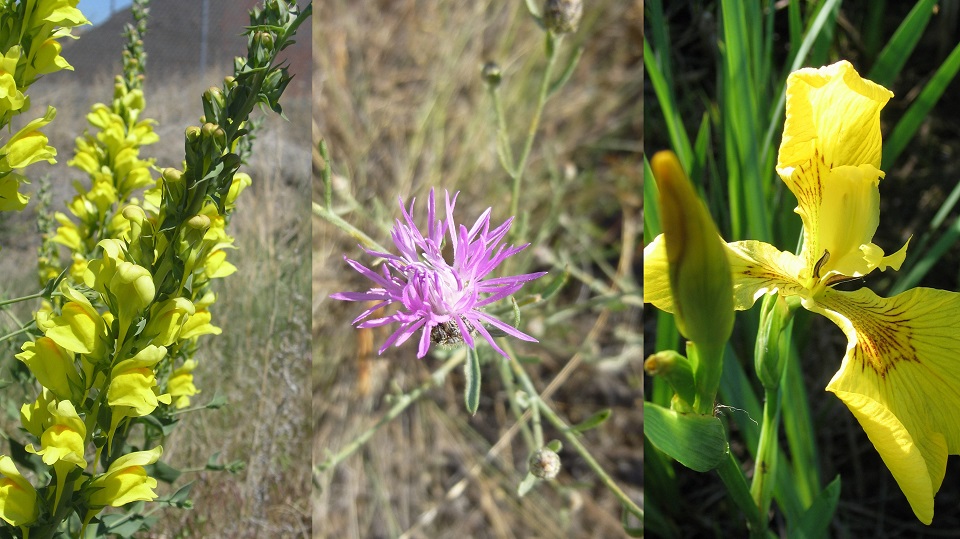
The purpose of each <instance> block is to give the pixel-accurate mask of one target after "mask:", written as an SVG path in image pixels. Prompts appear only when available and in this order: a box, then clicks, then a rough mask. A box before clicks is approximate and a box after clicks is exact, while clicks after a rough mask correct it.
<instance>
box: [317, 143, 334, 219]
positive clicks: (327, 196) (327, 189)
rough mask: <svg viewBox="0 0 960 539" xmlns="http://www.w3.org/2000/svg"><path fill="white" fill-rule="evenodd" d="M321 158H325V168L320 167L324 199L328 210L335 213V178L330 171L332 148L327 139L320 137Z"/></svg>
mask: <svg viewBox="0 0 960 539" xmlns="http://www.w3.org/2000/svg"><path fill="white" fill-rule="evenodd" d="M320 158H321V159H323V168H322V169H320V178H321V179H322V180H323V200H324V202H325V203H326V206H327V211H329V212H330V213H333V178H332V173H331V172H330V150H329V149H328V148H327V141H326V139H320Z"/></svg>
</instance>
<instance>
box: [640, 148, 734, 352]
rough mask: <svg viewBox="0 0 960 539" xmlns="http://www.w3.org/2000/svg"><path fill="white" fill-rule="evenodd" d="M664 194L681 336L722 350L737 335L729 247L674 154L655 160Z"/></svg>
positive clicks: (662, 218) (662, 213)
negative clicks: (734, 324) (733, 334)
mask: <svg viewBox="0 0 960 539" xmlns="http://www.w3.org/2000/svg"><path fill="white" fill-rule="evenodd" d="M651 168H652V169H653V175H654V178H655V180H656V182H657V187H658V188H659V191H660V196H659V202H660V221H661V225H662V228H663V236H664V242H665V244H666V249H667V261H668V264H669V277H670V287H671V293H672V295H673V301H674V307H675V313H674V314H675V315H676V320H677V327H678V328H679V329H680V333H682V334H683V336H684V337H686V338H687V339H689V340H691V341H693V342H695V343H696V344H697V345H698V346H704V347H709V348H712V349H718V348H722V347H723V345H724V343H726V342H727V339H729V338H730V333H731V332H732V331H733V316H734V314H733V313H734V309H733V277H732V275H731V274H730V263H729V262H728V261H727V253H726V247H725V244H724V243H723V240H722V239H721V238H720V233H719V232H718V231H717V226H716V225H715V224H714V222H713V219H711V218H710V213H709V212H708V211H707V208H706V206H705V205H704V204H703V202H702V201H701V200H700V198H699V197H698V196H697V194H696V192H695V191H694V190H693V186H692V185H691V184H690V180H689V179H687V175H686V174H685V173H684V172H683V169H682V168H681V167H680V161H679V160H677V156H676V155H675V154H674V153H673V152H670V151H662V152H657V153H656V154H655V155H654V156H653V159H652V161H651Z"/></svg>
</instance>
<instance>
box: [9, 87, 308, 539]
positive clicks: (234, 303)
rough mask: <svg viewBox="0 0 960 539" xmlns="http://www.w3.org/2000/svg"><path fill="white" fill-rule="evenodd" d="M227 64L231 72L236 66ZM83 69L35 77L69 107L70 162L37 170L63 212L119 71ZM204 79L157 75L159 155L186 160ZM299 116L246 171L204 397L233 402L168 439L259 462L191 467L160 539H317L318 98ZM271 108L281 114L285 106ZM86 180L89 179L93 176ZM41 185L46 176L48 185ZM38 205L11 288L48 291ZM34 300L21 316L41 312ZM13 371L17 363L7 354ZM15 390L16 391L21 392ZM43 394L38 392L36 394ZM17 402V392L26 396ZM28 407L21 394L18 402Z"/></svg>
mask: <svg viewBox="0 0 960 539" xmlns="http://www.w3.org/2000/svg"><path fill="white" fill-rule="evenodd" d="M221 71H222V72H223V73H224V74H226V73H228V72H229V71H228V70H227V68H222V69H221ZM69 75H70V74H69V73H60V74H57V75H54V76H53V77H57V78H56V79H54V78H53V77H50V80H49V81H46V80H45V81H41V82H40V83H38V84H37V85H36V86H35V87H34V89H35V90H34V92H33V100H34V107H35V108H36V110H43V107H44V106H45V103H51V104H55V105H56V106H57V108H58V116H57V119H56V120H55V123H54V124H52V126H51V127H52V129H48V132H49V133H50V138H51V144H53V145H54V146H55V147H57V148H58V150H59V158H58V160H59V163H58V164H57V165H56V166H50V167H47V166H46V165H43V166H42V167H41V166H37V168H36V169H35V170H33V169H31V171H32V172H33V174H34V176H32V177H34V178H38V177H41V176H42V175H44V174H47V175H49V177H50V178H51V182H52V184H53V192H54V194H55V202H54V204H53V207H54V209H57V210H62V209H63V201H65V200H67V199H68V198H69V197H72V196H73V194H74V191H73V188H72V187H70V180H75V179H81V178H82V173H80V172H78V171H75V170H73V169H69V168H68V167H66V166H65V164H66V162H67V161H68V160H69V158H70V157H72V153H73V137H74V136H76V135H77V134H79V133H81V132H82V130H83V129H84V128H85V127H86V121H85V119H84V116H85V114H86V113H87V112H88V111H89V108H90V106H91V105H92V104H93V103H94V102H97V101H108V100H109V99H110V97H111V96H112V84H111V81H109V80H101V81H97V82H96V83H95V84H93V85H91V86H84V87H79V86H72V85H70V82H69ZM204 88H205V86H204V85H203V84H201V83H200V82H199V81H191V80H165V81H153V80H150V79H149V78H148V84H147V89H146V97H147V102H148V108H147V110H146V111H145V112H144V116H145V117H150V118H154V119H157V120H158V121H159V125H157V126H156V131H157V132H158V133H159V135H160V137H161V142H160V143H158V144H156V145H154V146H148V147H146V148H144V149H143V151H142V155H145V156H155V157H157V165H158V166H159V167H164V166H177V167H181V166H182V165H181V162H182V160H183V131H184V129H185V128H186V126H187V125H191V124H196V123H197V119H198V117H199V116H200V114H202V109H201V107H200V94H201V92H202V91H203V90H204ZM284 107H285V112H286V114H287V116H288V117H289V118H290V119H291V121H290V122H286V121H283V120H282V119H279V118H276V117H268V120H267V122H266V123H265V125H264V127H263V129H262V130H261V131H259V132H258V139H257V141H256V143H255V147H254V156H253V158H252V159H251V162H250V164H249V166H247V167H245V168H244V170H245V171H246V172H248V173H249V174H250V176H251V177H252V178H253V185H252V186H251V187H250V188H249V189H248V190H247V191H246V192H244V194H243V195H242V196H241V198H240V200H239V202H238V208H237V211H236V213H235V214H234V218H233V219H232V221H231V223H230V230H229V232H230V233H231V234H232V235H233V236H234V237H235V238H236V246H237V247H238V249H237V250H236V251H232V252H231V253H230V260H231V262H232V263H233V264H234V265H236V266H237V267H238V268H239V271H238V273H236V274H234V275H232V276H230V277H227V278H226V279H224V280H222V281H221V282H219V283H218V284H217V285H216V286H215V289H216V291H217V293H218V301H217V303H216V305H214V306H213V309H212V311H213V315H214V320H213V322H214V324H215V325H218V326H220V327H221V328H223V334H222V335H219V336H212V337H207V338H206V341H204V342H203V344H202V346H201V348H200V351H199V352H198V354H197V358H198V360H199V361H200V366H199V367H198V368H197V370H196V371H195V377H196V383H197V386H198V387H199V388H200V389H201V390H202V391H203V392H202V393H201V394H200V395H199V396H198V397H197V398H196V400H195V401H194V402H197V403H203V402H207V401H208V400H209V399H212V398H213V396H214V395H217V394H219V395H222V396H225V397H226V398H227V400H228V401H229V403H230V404H229V405H228V406H227V407H225V408H221V409H220V410H208V411H202V412H195V413H191V414H187V415H186V416H184V420H183V421H182V423H181V424H180V425H179V426H178V430H177V431H176V433H175V434H174V435H173V436H172V437H171V438H170V439H168V440H166V441H165V442H164V443H163V447H164V460H165V461H166V462H168V463H169V464H171V465H173V466H174V467H177V468H181V469H188V468H201V469H202V468H203V466H204V465H205V464H206V462H207V460H208V458H209V457H210V456H211V455H213V454H214V453H220V462H224V463H226V462H232V461H236V460H241V461H244V462H245V469H244V470H243V471H241V472H240V473H237V474H235V475H231V474H229V473H227V472H208V471H203V472H199V473H187V474H185V475H184V476H183V477H182V478H181V479H180V480H179V481H178V482H177V483H176V484H175V485H174V486H173V487H165V486H161V488H160V491H161V493H166V492H172V491H173V490H175V489H176V488H179V487H180V486H181V485H183V484H185V483H186V482H188V481H196V484H195V485H194V487H193V490H192V498H193V500H194V508H193V509H192V510H178V509H162V510H161V513H160V515H161V521H160V523H159V524H158V526H156V527H155V528H154V531H153V532H152V536H158V537H307V536H309V535H310V518H309V511H310V507H309V504H308V502H307V499H308V493H309V490H310V489H309V484H308V481H309V479H308V478H309V466H310V462H309V458H308V455H309V452H310V448H311V446H310V440H309V437H307V436H303V433H304V432H306V431H307V430H308V429H309V428H310V423H309V414H310V399H309V391H310V389H311V387H310V384H309V383H308V380H309V375H310V374H309V373H310V369H309V362H310V359H309V358H310V356H309V316H310V314H309V305H310V302H309V294H310V289H309V267H308V263H307V260H308V258H307V257H308V256H309V252H308V249H309V237H310V231H309V228H308V226H309V225H308V220H307V215H308V213H309V207H308V192H309V185H310V170H309V148H308V146H307V144H306V141H307V140H308V137H307V125H306V118H308V116H309V107H310V103H309V101H308V100H307V99H306V98H300V99H299V100H296V99H291V100H284ZM271 116H273V115H272V113H271ZM82 181H84V182H86V180H82ZM35 185H36V183H34V186H35ZM35 211H36V202H35V201H34V202H32V203H31V205H30V206H28V208H27V210H25V211H24V212H22V213H20V214H15V215H10V216H8V217H6V219H7V220H6V221H5V222H4V224H3V230H4V234H3V235H2V238H0V245H3V247H4V249H3V251H2V252H0V274H3V275H4V276H5V277H6V278H5V279H4V281H6V282H5V283H4V286H5V289H4V292H6V293H9V292H10V291H11V290H12V291H15V292H19V293H20V294H18V295H22V294H23V293H26V292H27V291H32V287H35V286H36V285H35V279H36V277H35V269H34V268H35V260H36V257H35V252H36V246H37V245H38V243H39V240H38V238H37V235H36V233H35V231H34V229H33V226H34V225H33V223H34V222H35V219H36V215H35ZM30 307H33V304H30V305H24V306H22V308H21V310H20V311H19V312H20V317H21V319H23V318H28V317H29V316H30V314H29V308H30ZM4 358H6V359H4V360H3V361H4V363H3V365H4V370H6V368H7V367H8V366H9V363H8V362H10V361H16V360H15V359H13V357H12V354H10V353H7V352H6V351H5V352H4ZM4 397H5V399H13V400H15V397H19V396H14V395H13V394H12V392H8V393H7V394H6V395H4ZM31 398H32V397H31ZM13 400H11V402H13ZM16 406H17V408H15V409H18V408H19V403H17V404H16ZM18 423H19V420H18V418H16V417H15V416H14V415H11V414H8V415H7V417H6V418H5V423H4V426H5V428H6V429H7V431H8V432H13V431H15V429H16V426H17V425H18Z"/></svg>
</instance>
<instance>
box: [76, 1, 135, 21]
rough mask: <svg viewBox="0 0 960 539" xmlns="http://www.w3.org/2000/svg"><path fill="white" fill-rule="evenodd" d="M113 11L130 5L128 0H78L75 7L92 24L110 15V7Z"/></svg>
mask: <svg viewBox="0 0 960 539" xmlns="http://www.w3.org/2000/svg"><path fill="white" fill-rule="evenodd" d="M111 6H113V9H114V11H119V10H121V9H127V8H129V7H130V0H80V3H79V4H77V7H78V8H80V11H82V12H83V14H84V15H86V17H87V18H88V19H90V22H92V23H93V24H94V25H97V24H100V23H102V22H103V21H105V20H107V17H109V16H110V7H111Z"/></svg>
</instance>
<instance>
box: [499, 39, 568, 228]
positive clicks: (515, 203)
mask: <svg viewBox="0 0 960 539" xmlns="http://www.w3.org/2000/svg"><path fill="white" fill-rule="evenodd" d="M546 36H547V66H546V68H544V70H543V79H542V80H541V81H540V91H539V92H538V94H537V107H536V109H534V111H533V119H531V120H530V127H528V128H527V140H526V142H524V145H523V153H521V154H520V161H519V162H517V166H516V167H515V168H514V169H512V170H510V171H508V172H510V176H511V177H512V178H513V191H512V192H511V197H510V215H514V216H515V215H517V213H518V211H519V208H520V183H521V180H522V179H523V171H524V169H525V168H527V159H529V158H530V151H531V150H532V149H533V140H534V139H535V138H536V136H537V129H538V128H539V127H540V117H541V116H542V115H543V108H544V105H546V103H547V97H548V95H547V94H548V93H549V90H550V76H551V74H552V72H553V64H554V63H555V62H556V60H557V49H558V48H559V45H560V41H561V37H560V36H554V35H553V34H552V33H550V32H547V33H546Z"/></svg>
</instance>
